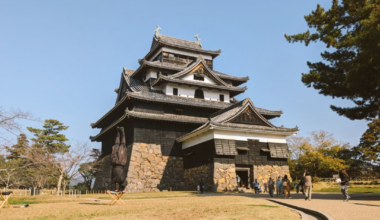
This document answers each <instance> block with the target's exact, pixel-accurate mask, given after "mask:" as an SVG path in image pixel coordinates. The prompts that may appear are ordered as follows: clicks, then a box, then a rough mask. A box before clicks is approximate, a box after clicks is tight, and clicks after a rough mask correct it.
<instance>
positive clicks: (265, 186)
mask: <svg viewBox="0 0 380 220" xmlns="http://www.w3.org/2000/svg"><path fill="white" fill-rule="evenodd" d="M263 182H264V192H268V190H267V189H268V183H267V182H265V181H264V180H263Z"/></svg>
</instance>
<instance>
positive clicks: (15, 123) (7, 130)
mask: <svg viewBox="0 0 380 220" xmlns="http://www.w3.org/2000/svg"><path fill="white" fill-rule="evenodd" d="M20 120H32V121H39V120H38V119H36V118H33V116H32V114H31V113H30V112H27V111H26V112H25V111H22V110H20V109H11V110H9V111H6V110H4V109H3V108H2V107H0V155H1V152H2V150H3V147H4V146H3V145H4V144H3V143H4V142H5V143H6V144H10V143H11V141H10V140H9V138H7V134H12V135H15V136H17V135H18V133H21V131H22V129H21V124H20ZM1 142H3V143H1Z"/></svg>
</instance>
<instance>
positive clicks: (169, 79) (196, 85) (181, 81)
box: [152, 76, 247, 97]
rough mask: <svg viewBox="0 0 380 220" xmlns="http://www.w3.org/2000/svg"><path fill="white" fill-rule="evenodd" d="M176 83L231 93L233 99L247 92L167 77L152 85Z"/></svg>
mask: <svg viewBox="0 0 380 220" xmlns="http://www.w3.org/2000/svg"><path fill="white" fill-rule="evenodd" d="M165 82H166V83H168V82H170V83H174V84H178V85H187V86H190V87H197V88H208V89H215V90H219V91H228V92H230V93H231V97H233V96H236V95H238V94H240V93H243V92H245V91H246V90H247V87H234V86H220V85H213V84H208V83H201V82H193V81H190V80H179V79H172V78H169V77H166V76H159V77H158V79H156V80H155V81H154V82H153V83H152V87H154V86H159V85H161V84H162V83H165Z"/></svg>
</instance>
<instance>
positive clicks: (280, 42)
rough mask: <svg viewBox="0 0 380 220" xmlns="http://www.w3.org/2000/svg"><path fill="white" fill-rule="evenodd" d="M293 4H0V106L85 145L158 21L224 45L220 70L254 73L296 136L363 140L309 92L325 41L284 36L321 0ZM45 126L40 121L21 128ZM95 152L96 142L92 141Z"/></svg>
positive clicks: (259, 94)
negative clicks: (312, 64) (62, 128)
mask: <svg viewBox="0 0 380 220" xmlns="http://www.w3.org/2000/svg"><path fill="white" fill-rule="evenodd" d="M331 2H332V0H319V1H315V0H308V1H305V0H288V1H248V0H247V1H211V0H210V1H200V0H192V1H174V0H170V1H167V0H162V1H95V0H91V1H90V0H87V1H85V0H81V1H49V0H46V1H18V0H8V1H4V0H0V106H1V107H3V108H4V109H10V108H20V109H22V110H25V111H30V112H32V113H33V115H34V116H35V117H39V118H40V119H41V120H44V119H49V118H53V119H58V120H60V121H61V122H63V123H64V124H65V125H68V126H70V128H69V130H67V131H66V132H65V134H66V135H67V137H68V138H69V139H70V140H72V141H80V142H84V141H89V139H88V138H89V136H90V135H96V134H97V133H98V132H99V130H96V129H91V127H90V123H91V122H95V121H96V120H97V119H99V118H100V117H101V116H102V115H104V114H105V113H106V112H107V111H108V110H109V109H110V108H111V107H112V106H113V105H114V104H115V99H116V93H114V89H115V88H116V87H118V85H119V80H120V73H121V70H122V68H123V67H127V68H130V69H137V68H138V66H139V65H138V62H137V60H138V59H139V58H142V57H144V55H145V54H146V53H147V52H148V50H149V48H150V45H151V42H152V37H153V34H154V29H155V27H156V25H160V27H161V28H162V31H161V33H162V34H163V35H168V36H172V37H177V38H181V39H186V40H195V39H194V35H195V34H199V36H200V38H201V39H202V41H201V42H202V45H203V47H204V48H205V49H212V50H217V49H221V50H222V54H221V55H220V56H219V57H217V58H216V59H215V61H214V69H215V70H218V71H221V72H224V73H228V74H231V75H237V76H247V75H248V76H249V77H250V80H249V81H248V83H247V84H246V86H247V87H248V90H247V92H245V93H244V94H242V95H239V96H238V97H237V98H238V99H243V98H246V97H250V98H251V99H252V101H253V102H254V104H255V105H256V106H258V107H262V108H267V109H272V110H280V109H282V110H283V111H284V114H283V115H282V116H281V117H280V118H277V119H274V120H272V122H273V123H274V124H275V125H278V126H280V125H284V126H285V127H295V126H296V125H297V126H298V127H299V129H300V132H299V133H298V135H299V136H306V135H307V134H308V132H310V131H314V130H326V131H328V132H331V133H333V134H334V135H335V137H336V139H337V140H340V141H343V142H348V143H350V144H352V145H355V144H358V143H359V139H360V137H361V134H362V133H363V132H364V131H365V130H366V127H367V125H366V122H365V121H351V120H349V119H347V118H344V117H341V116H338V115H337V114H336V113H335V112H333V111H332V110H331V109H330V107H329V106H330V105H332V104H333V105H338V106H350V105H351V103H350V102H348V101H343V100H339V99H332V98H331V97H325V96H322V95H319V94H318V91H316V90H314V89H312V88H307V87H306V86H304V85H303V84H302V82H301V73H302V72H308V67H307V65H306V61H319V60H321V58H320V55H319V54H320V53H321V52H322V51H324V50H325V49H326V48H325V46H324V45H323V44H320V43H317V44H311V45H309V46H308V47H305V46H304V45H303V44H289V43H288V42H287V41H286V40H285V38H284V34H285V33H286V34H295V33H300V32H303V31H305V30H306V29H307V24H306V22H305V21H304V19H303V16H304V15H306V14H309V13H310V12H311V11H312V10H314V9H315V7H316V5H317V3H320V4H321V5H322V6H326V7H329V6H330V5H331ZM23 125H24V126H25V127H26V126H34V127H41V126H42V123H38V122H23ZM93 146H94V147H99V146H100V144H99V143H93Z"/></svg>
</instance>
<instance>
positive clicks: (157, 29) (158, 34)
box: [154, 25, 161, 38]
mask: <svg viewBox="0 0 380 220" xmlns="http://www.w3.org/2000/svg"><path fill="white" fill-rule="evenodd" d="M160 30H161V28H160V26H158V25H157V28H156V30H154V36H155V37H157V38H159V37H160V36H161V34H160V32H159V31H160Z"/></svg>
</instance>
